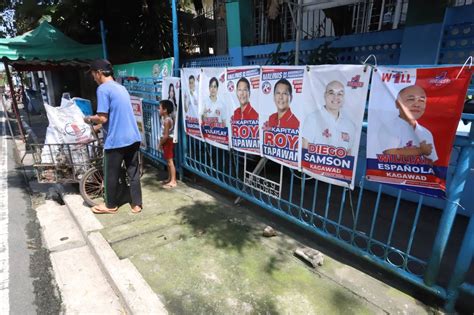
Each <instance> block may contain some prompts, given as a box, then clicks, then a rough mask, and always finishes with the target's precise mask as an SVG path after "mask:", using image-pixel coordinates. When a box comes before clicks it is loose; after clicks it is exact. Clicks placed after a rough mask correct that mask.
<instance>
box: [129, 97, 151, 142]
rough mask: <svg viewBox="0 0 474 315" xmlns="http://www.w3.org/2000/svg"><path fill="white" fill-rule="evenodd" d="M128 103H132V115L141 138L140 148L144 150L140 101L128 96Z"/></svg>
mask: <svg viewBox="0 0 474 315" xmlns="http://www.w3.org/2000/svg"><path fill="white" fill-rule="evenodd" d="M130 102H131V103H132V109H133V115H134V116H135V120H136V122H137V126H138V131H140V135H141V136H142V142H141V143H140V147H141V148H144V149H145V148H146V147H147V143H146V138H145V126H144V125H143V105H142V99H141V98H139V97H135V96H130Z"/></svg>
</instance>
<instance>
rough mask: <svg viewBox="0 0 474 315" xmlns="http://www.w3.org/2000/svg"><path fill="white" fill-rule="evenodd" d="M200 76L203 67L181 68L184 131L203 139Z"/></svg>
mask: <svg viewBox="0 0 474 315" xmlns="http://www.w3.org/2000/svg"><path fill="white" fill-rule="evenodd" d="M200 76H201V68H184V69H181V80H182V81H181V86H182V93H183V109H184V115H183V122H184V131H185V132H186V133H187V134H188V135H190V136H192V137H195V138H197V139H202V134H201V127H200V126H199V82H200Z"/></svg>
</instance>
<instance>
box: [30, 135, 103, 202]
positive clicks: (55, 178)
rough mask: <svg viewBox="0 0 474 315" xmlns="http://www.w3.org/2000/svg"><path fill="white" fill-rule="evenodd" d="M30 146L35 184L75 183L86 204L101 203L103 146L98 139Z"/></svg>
mask: <svg viewBox="0 0 474 315" xmlns="http://www.w3.org/2000/svg"><path fill="white" fill-rule="evenodd" d="M31 146H32V149H33V160H34V164H33V168H34V169H35V172H36V177H37V179H38V182H39V183H59V184H67V183H78V184H79V191H80V193H81V196H82V198H83V199H84V201H85V202H86V203H87V204H88V205H89V206H91V207H92V206H94V205H97V204H99V203H101V202H103V196H104V184H103V173H102V158H103V146H102V145H101V143H100V142H99V140H95V141H92V142H89V143H67V144H32V145H31Z"/></svg>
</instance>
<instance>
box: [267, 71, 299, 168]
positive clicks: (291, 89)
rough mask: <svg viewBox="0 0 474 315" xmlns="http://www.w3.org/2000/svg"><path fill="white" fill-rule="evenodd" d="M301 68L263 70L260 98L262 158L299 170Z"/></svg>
mask: <svg viewBox="0 0 474 315" xmlns="http://www.w3.org/2000/svg"><path fill="white" fill-rule="evenodd" d="M304 72H305V67H304V66H268V67H267V66H264V67H262V76H261V80H260V82H261V88H260V91H261V93H260V97H259V104H260V106H259V114H260V116H261V118H260V125H261V129H262V135H261V142H262V155H263V156H265V157H267V158H268V159H270V160H273V161H276V162H279V163H281V164H283V165H285V166H288V167H291V168H295V169H298V163H299V155H298V150H299V129H300V121H301V118H302V117H303V116H302V113H303V111H302V110H303V108H302V107H303V104H304V99H303V98H304V95H303V77H304Z"/></svg>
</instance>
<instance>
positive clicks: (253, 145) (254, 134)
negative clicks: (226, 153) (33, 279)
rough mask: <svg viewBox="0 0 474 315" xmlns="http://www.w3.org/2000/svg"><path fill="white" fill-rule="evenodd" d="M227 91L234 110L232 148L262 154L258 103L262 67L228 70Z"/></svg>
mask: <svg viewBox="0 0 474 315" xmlns="http://www.w3.org/2000/svg"><path fill="white" fill-rule="evenodd" d="M226 80H227V90H228V92H229V101H230V102H231V104H232V108H233V109H234V111H233V113H232V116H231V118H230V125H231V131H232V132H231V139H232V140H231V146H232V148H234V149H236V150H238V151H241V152H245V153H253V154H260V133H259V124H258V113H257V111H256V110H255V107H254V106H256V105H257V103H258V94H259V93H258V92H259V88H260V66H247V67H234V68H227V75H226Z"/></svg>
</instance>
